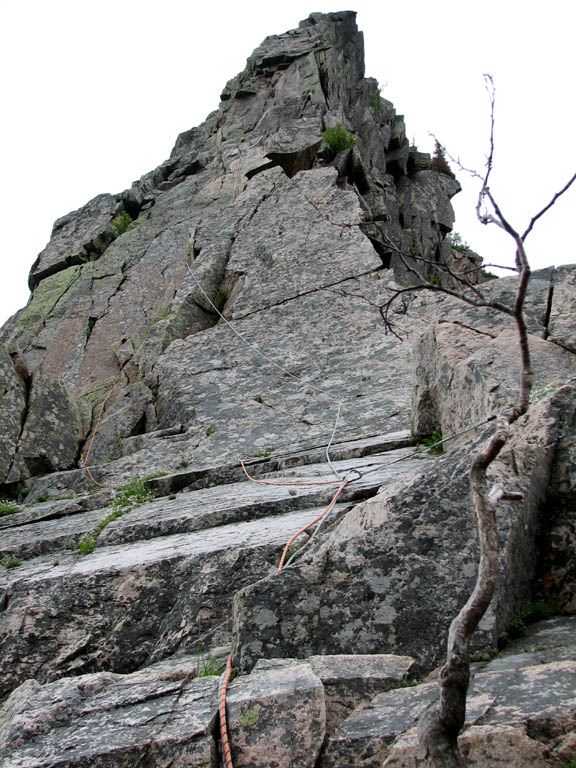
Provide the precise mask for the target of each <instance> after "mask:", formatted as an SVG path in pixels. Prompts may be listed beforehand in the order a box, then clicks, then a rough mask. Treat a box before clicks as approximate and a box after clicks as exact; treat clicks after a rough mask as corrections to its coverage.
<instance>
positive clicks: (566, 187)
mask: <svg viewBox="0 0 576 768" xmlns="http://www.w3.org/2000/svg"><path fill="white" fill-rule="evenodd" d="M574 181H576V173H575V174H574V175H573V176H572V178H571V179H570V181H568V182H567V183H566V184H565V185H564V186H563V187H562V189H561V190H560V192H556V194H555V195H554V197H553V198H552V200H550V202H549V203H548V205H545V206H544V208H542V210H541V211H539V212H538V213H537V214H536V215H535V216H532V218H531V219H530V224H529V225H528V227H527V229H526V231H525V232H524V234H523V235H522V240H526V238H527V237H528V235H529V234H530V232H532V228H533V227H534V224H536V222H537V221H538V219H539V218H540V217H541V216H543V215H544V214H545V213H546V211H548V210H550V208H552V206H553V205H554V203H555V202H556V200H558V198H559V197H562V195H563V194H564V193H565V192H567V191H568V190H569V189H570V187H571V186H572V184H573V183H574Z"/></svg>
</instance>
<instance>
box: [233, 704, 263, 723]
mask: <svg viewBox="0 0 576 768" xmlns="http://www.w3.org/2000/svg"><path fill="white" fill-rule="evenodd" d="M261 709H262V705H261V704H255V705H254V706H253V707H251V708H249V709H245V710H244V712H242V714H241V715H240V717H239V718H238V722H239V723H240V725H241V726H242V727H243V728H249V727H250V726H251V725H256V723H257V722H258V720H260V710H261Z"/></svg>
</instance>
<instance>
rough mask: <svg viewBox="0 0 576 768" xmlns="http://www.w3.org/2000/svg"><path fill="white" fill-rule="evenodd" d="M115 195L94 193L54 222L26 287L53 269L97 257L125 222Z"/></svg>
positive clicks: (33, 286)
mask: <svg viewBox="0 0 576 768" xmlns="http://www.w3.org/2000/svg"><path fill="white" fill-rule="evenodd" d="M121 213H122V206H121V205H120V199H119V196H118V195H98V197H95V198H94V199H93V200H90V202H89V203H86V205H84V206H82V208H79V209H78V210H77V211H72V212H71V213H68V214H66V216H62V218H60V219H58V221H56V222H55V224H54V227H53V229H52V237H51V239H50V242H49V243H48V245H47V246H46V248H45V249H44V250H43V251H42V253H41V254H40V255H39V256H38V258H37V259H36V261H35V262H34V264H33V265H32V269H31V270H30V279H29V283H30V289H31V290H33V289H34V288H35V287H36V285H38V283H39V282H40V281H41V280H42V279H44V278H45V277H48V276H49V275H51V274H54V272H59V271H60V270H62V269H65V268H66V267H69V266H72V265H74V264H81V263H82V262H85V261H89V260H90V259H93V258H97V257H98V256H100V254H101V252H102V251H103V250H104V249H105V247H106V246H107V245H108V244H109V243H110V242H112V240H114V239H115V238H116V237H117V236H118V234H120V231H121V230H122V229H123V227H124V226H125V225H124V224H123V222H122V220H121V219H118V220H117V222H116V224H115V225H113V224H112V222H113V220H114V217H115V216H118V215H119V214H121Z"/></svg>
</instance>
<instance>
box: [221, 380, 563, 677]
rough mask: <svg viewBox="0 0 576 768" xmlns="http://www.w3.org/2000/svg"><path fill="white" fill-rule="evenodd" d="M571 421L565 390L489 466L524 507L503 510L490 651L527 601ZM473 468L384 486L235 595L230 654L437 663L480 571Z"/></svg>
mask: <svg viewBox="0 0 576 768" xmlns="http://www.w3.org/2000/svg"><path fill="white" fill-rule="evenodd" d="M574 417H575V413H574V388H573V387H571V386H565V387H563V388H562V389H560V390H558V392H557V393H556V394H555V395H551V396H549V397H548V398H544V399H543V400H541V401H539V402H538V403H536V404H535V405H534V406H533V409H532V412H531V413H530V414H529V415H527V416H525V417H523V419H521V420H520V421H519V422H518V423H517V425H515V428H514V431H513V436H512V439H511V441H510V442H509V444H508V445H507V446H506V448H505V450H504V451H503V452H502V454H501V456H500V458H499V459H498V461H497V462H496V463H495V464H494V465H493V468H491V473H490V476H491V478H492V479H493V480H494V481H500V482H504V483H505V485H506V486H507V487H508V488H509V489H513V490H520V489H521V491H522V492H523V495H524V500H523V501H522V502H521V503H518V502H513V503H512V502H509V503H505V504H502V508H501V513H500V515H499V525H500V535H501V576H500V584H499V588H498V592H497V595H496V597H495V598H494V600H493V603H492V606H491V608H490V609H489V611H488V613H487V614H486V616H485V617H484V619H483V621H482V622H481V625H480V628H479V630H478V632H477V642H478V643H480V644H481V645H484V646H485V647H486V646H487V647H492V646H494V645H495V644H496V641H497V638H498V637H499V636H500V635H501V634H502V632H503V631H504V630H505V628H506V626H507V624H508V623H509V622H510V621H511V620H512V619H513V618H514V617H515V616H517V615H518V613H519V612H520V609H521V607H522V605H523V604H524V603H527V602H529V600H530V596H531V591H532V579H533V577H534V573H535V569H536V562H537V551H536V534H537V531H538V530H539V512H540V504H541V503H542V501H543V499H544V498H545V494H546V488H547V485H548V482H549V478H550V468H551V465H552V461H553V456H554V448H553V446H554V444H555V443H556V442H557V441H560V442H562V441H563V440H565V439H566V436H567V435H569V434H570V433H571V432H572V430H573V427H572V426H568V425H569V424H573V419H574ZM544 446H549V447H548V450H546V448H545V447H544ZM469 462H470V456H469V454H463V455H460V456H459V455H456V456H449V457H447V458H446V459H444V460H437V461H435V462H434V465H433V466H429V467H425V466H423V468H422V472H421V473H419V474H418V475H416V476H412V477H408V478H406V479H405V480H404V482H402V481H396V482H394V483H392V484H390V485H388V486H384V487H383V488H382V489H381V490H380V492H379V494H378V495H377V496H376V497H374V498H373V499H370V500H368V501H366V502H364V503H363V504H360V505H358V506H357V507H355V508H354V509H353V510H352V511H351V512H349V513H348V514H347V515H346V517H345V518H344V519H343V520H342V521H340V522H339V524H338V525H337V526H336V527H335V528H334V529H333V530H332V531H331V532H330V535H328V536H327V537H326V538H325V540H323V541H320V542H319V543H318V544H317V545H316V547H313V548H312V550H309V552H308V553H307V554H304V555H303V556H302V559H301V560H300V563H299V564H297V565H295V567H294V568H292V569H290V570H289V571H287V572H283V573H280V574H278V575H275V576H272V577H268V578H266V579H264V580H263V581H260V582H258V583H256V584H254V585H253V586H251V587H248V588H246V589H245V590H243V591H242V592H240V593H239V594H237V595H236V597H235V607H234V612H235V615H234V620H235V646H234V648H235V655H236V658H237V659H238V661H239V663H240V664H241V666H242V667H243V668H250V667H251V666H252V665H253V664H254V663H255V662H256V660H257V659H258V658H259V657H261V656H271V657H278V656H280V657H281V656H285V655H289V656H297V657H303V656H309V655H312V654H316V653H345V652H348V653H350V652H352V651H354V652H355V653H376V652H388V653H398V652H402V653H408V654H410V655H411V656H413V657H414V658H415V659H416V660H417V661H418V663H419V664H421V665H422V667H424V668H428V669H429V668H431V667H432V666H433V665H434V664H435V663H437V661H438V660H439V658H440V657H441V654H442V652H443V646H444V640H445V635H446V631H447V629H448V625H449V623H450V620H451V618H452V617H453V616H454V615H455V614H456V612H457V610H458V609H459V607H460V606H461V605H462V603H463V602H464V601H465V599H466V598H467V596H468V594H469V592H470V590H471V588H472V585H473V582H474V579H475V576H476V565H475V560H476V557H477V555H476V544H475V541H474V522H473V516H472V508H471V503H470V498H469V484H468V479H467V474H468V468H469ZM343 585H346V586H345V587H343ZM263 604H264V605H266V606H267V607H268V608H269V611H268V612H267V613H266V620H265V621H264V620H263V619H262V614H261V613H260V607H261V606H262V605H263Z"/></svg>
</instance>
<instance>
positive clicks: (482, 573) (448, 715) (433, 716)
mask: <svg viewBox="0 0 576 768" xmlns="http://www.w3.org/2000/svg"><path fill="white" fill-rule="evenodd" d="M484 77H485V82H486V87H487V89H488V93H489V96H490V105H491V110H490V151H489V154H488V157H487V162H486V172H485V175H484V178H483V182H482V187H481V190H480V194H479V196H478V202H477V206H476V213H477V216H478V219H479V220H480V221H481V222H482V223H483V224H489V223H492V224H496V226H498V227H499V228H500V229H502V230H503V231H504V232H506V233H507V234H508V235H509V236H510V237H511V238H512V240H513V241H514V244H515V246H516V271H518V273H519V280H518V286H517V289H516V295H515V298H514V304H513V306H506V307H503V306H501V305H499V303H498V302H490V301H489V302H486V303H485V304H484V305H483V306H491V307H492V308H493V309H497V310H498V311H501V312H504V313H505V314H507V315H509V316H512V317H513V318H514V320H515V323H516V329H517V333H518V342H519V347H520V360H521V373H520V388H519V394H518V400H517V403H516V405H515V406H514V407H513V408H512V410H511V411H510V413H509V414H508V415H506V416H504V415H501V416H499V418H498V423H497V427H496V430H495V432H494V434H493V435H492V437H491V439H490V440H489V442H488V444H487V446H486V447H485V448H484V449H483V450H482V451H481V452H480V453H479V454H478V455H477V456H476V457H475V458H474V460H473V462H472V466H471V470H470V485H471V489H472V501H473V507H474V512H475V516H476V524H477V530H478V536H479V543H480V561H479V565H478V573H477V578H476V584H475V586H474V590H473V591H472V594H471V595H470V597H469V598H468V600H467V601H466V604H465V605H464V606H463V608H462V609H461V610H460V612H459V613H458V615H457V616H456V617H455V619H454V620H453V621H452V623H451V625H450V630H449V634H448V647H447V655H446V663H445V665H444V667H443V668H442V671H441V674H440V698H439V701H438V703H437V704H435V705H434V706H432V707H430V708H429V709H428V710H427V711H426V712H425V714H424V716H423V717H422V718H421V720H420V723H419V727H418V734H419V740H420V744H421V746H422V747H423V749H424V751H425V754H426V757H427V759H428V765H431V766H435V767H436V766H437V767H438V768H453V767H454V768H456V767H458V766H460V765H461V761H460V756H459V752H458V745H457V739H458V734H459V733H460V730H461V729H462V727H463V725H464V722H465V713H466V696H467V691H468V684H469V677H470V654H469V647H470V641H471V639H472V636H473V633H474V631H475V629H476V627H477V626H478V623H479V622H480V619H481V618H482V616H483V615H484V613H485V612H486V610H487V608H488V606H489V604H490V601H491V599H492V596H493V594H494V590H495V589H496V582H497V577H498V559H499V555H498V529H497V524H496V506H497V504H498V502H499V501H502V500H519V499H521V498H522V495H521V494H518V493H515V492H510V491H507V490H506V489H505V488H503V487H502V486H501V485H496V486H495V487H493V488H492V490H490V491H489V490H488V481H487V476H486V472H487V469H488V467H489V466H490V464H492V462H493V461H494V460H495V459H496V458H497V457H498V455H499V454H500V452H501V450H502V448H503V447H504V445H505V444H506V441H507V439H508V433H509V428H510V425H511V424H512V423H513V422H515V421H516V420H517V419H518V418H519V417H520V416H521V415H522V414H524V413H525V412H526V410H527V409H528V405H529V402H530V392H531V389H532V383H533V371H532V364H531V359H530V349H529V346H528V331H527V327H526V321H525V318H524V304H525V300H526V294H527V290H528V283H529V280H530V265H529V262H528V258H527V255H526V250H525V247H524V240H525V239H526V237H527V236H528V234H530V232H531V231H532V228H533V226H534V224H535V222H536V221H537V220H538V219H539V218H540V217H541V216H543V215H544V213H546V212H547V211H548V210H549V209H550V208H551V207H552V206H553V205H554V203H555V202H556V201H557V200H558V198H559V197H561V195H563V194H564V193H565V192H566V191H567V190H568V189H569V188H570V186H571V185H572V183H573V182H574V181H575V180H576V174H574V176H572V178H571V179H570V181H569V182H568V183H567V184H566V185H565V186H564V187H563V188H562V190H560V192H558V193H556V194H555V195H554V197H553V198H552V199H551V201H550V202H549V203H548V205H546V206H545V207H544V208H543V209H542V210H541V211H540V212H539V213H537V214H536V215H535V216H533V217H532V219H531V220H530V224H529V225H528V228H527V229H526V231H525V232H524V234H523V235H522V236H521V235H520V234H519V233H518V232H517V231H516V230H515V229H514V227H513V226H512V225H511V224H510V222H509V221H508V220H507V219H506V217H505V216H504V213H503V212H502V209H501V207H500V205H499V204H498V202H497V201H496V199H495V197H494V195H493V194H492V192H491V190H490V188H489V185H488V182H489V178H490V174H491V171H492V167H493V159H494V103H495V89H494V82H493V80H492V77H491V76H490V75H485V76H484ZM458 165H459V167H461V168H462V166H461V165H460V164H459V163H458ZM473 175H474V176H476V177H479V174H477V173H475V172H474V173H473ZM486 201H488V203H489V204H490V207H491V209H492V212H491V213H490V212H488V211H487V210H486ZM483 207H484V211H483V210H482V208H483ZM424 287H426V288H427V289H428V290H429V289H430V288H429V287H428V286H424ZM437 290H442V288H440V287H437ZM444 292H446V291H444ZM394 298H395V297H392V299H391V300H390V301H389V302H388V306H389V305H390V304H391V302H392V301H393V299H394ZM458 298H460V299H461V300H462V301H465V302H466V303H469V304H474V305H475V306H482V305H481V304H479V303H478V302H476V303H475V302H474V300H471V299H470V298H469V297H466V296H459V297H458ZM380 312H381V314H382V316H383V318H384V320H385V322H386V312H383V311H382V309H381V310H380Z"/></svg>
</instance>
